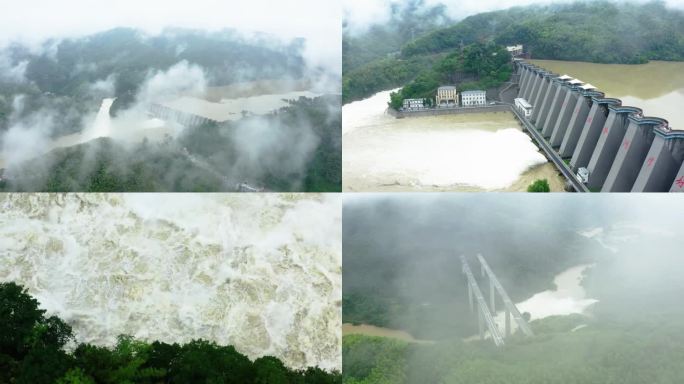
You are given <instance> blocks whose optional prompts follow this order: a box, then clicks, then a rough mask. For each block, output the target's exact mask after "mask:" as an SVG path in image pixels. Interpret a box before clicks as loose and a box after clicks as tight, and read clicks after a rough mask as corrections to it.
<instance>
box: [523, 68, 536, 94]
mask: <svg viewBox="0 0 684 384" xmlns="http://www.w3.org/2000/svg"><path fill="white" fill-rule="evenodd" d="M524 71H525V84H524V85H523V89H522V92H523V93H522V97H523V98H525V99H526V100H528V99H529V97H530V92H531V89H532V83H533V81H534V72H533V71H532V65H529V64H528V65H526V66H525V67H524ZM528 101H529V100H528Z"/></svg>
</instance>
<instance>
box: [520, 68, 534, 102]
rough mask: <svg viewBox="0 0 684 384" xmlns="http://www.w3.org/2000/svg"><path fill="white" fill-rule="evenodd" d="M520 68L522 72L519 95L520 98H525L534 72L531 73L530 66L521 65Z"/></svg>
mask: <svg viewBox="0 0 684 384" xmlns="http://www.w3.org/2000/svg"><path fill="white" fill-rule="evenodd" d="M519 68H520V71H521V72H520V73H521V75H520V76H521V77H520V92H519V95H520V97H525V96H524V95H525V93H526V92H527V89H528V86H529V84H530V75H531V73H532V72H531V71H530V69H529V67H528V65H520V66H519Z"/></svg>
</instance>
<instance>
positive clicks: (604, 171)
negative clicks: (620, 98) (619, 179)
mask: <svg viewBox="0 0 684 384" xmlns="http://www.w3.org/2000/svg"><path fill="white" fill-rule="evenodd" d="M641 114H642V111H641V109H639V108H634V107H622V106H619V105H610V106H608V119H607V120H606V123H605V124H604V126H603V129H602V130H601V133H600V135H599V138H598V141H597V142H596V148H595V149H594V153H593V154H592V155H591V159H589V165H587V169H588V170H589V181H588V183H587V185H588V186H589V188H590V189H600V188H601V187H602V186H603V183H604V182H605V181H606V177H607V176H608V172H609V171H610V169H611V167H612V165H613V160H615V155H616V154H617V152H618V149H620V146H621V145H623V144H622V141H623V138H624V137H625V132H627V127H628V126H629V125H630V120H628V117H629V116H630V115H635V116H638V117H641ZM630 187H631V186H630Z"/></svg>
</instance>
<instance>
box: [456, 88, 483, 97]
mask: <svg viewBox="0 0 684 384" xmlns="http://www.w3.org/2000/svg"><path fill="white" fill-rule="evenodd" d="M483 93H487V91H482V90H479V89H478V90H475V91H463V92H461V95H463V96H469V95H481V94H483Z"/></svg>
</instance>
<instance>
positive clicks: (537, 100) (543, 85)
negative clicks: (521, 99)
mask: <svg viewBox="0 0 684 384" xmlns="http://www.w3.org/2000/svg"><path fill="white" fill-rule="evenodd" d="M550 76H551V74H550V73H549V72H545V71H544V72H541V74H540V79H541V82H540V84H539V88H538V90H537V92H536V93H535V94H534V95H532V97H533V99H532V100H533V101H532V103H531V104H532V105H533V106H534V109H533V110H532V118H531V119H530V120H531V121H532V123H534V125H535V127H537V130H539V128H540V127H539V126H538V125H537V118H538V117H539V113H540V112H541V109H542V103H543V101H544V96H545V95H546V91H547V90H548V89H549V85H550V83H551V80H550Z"/></svg>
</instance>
